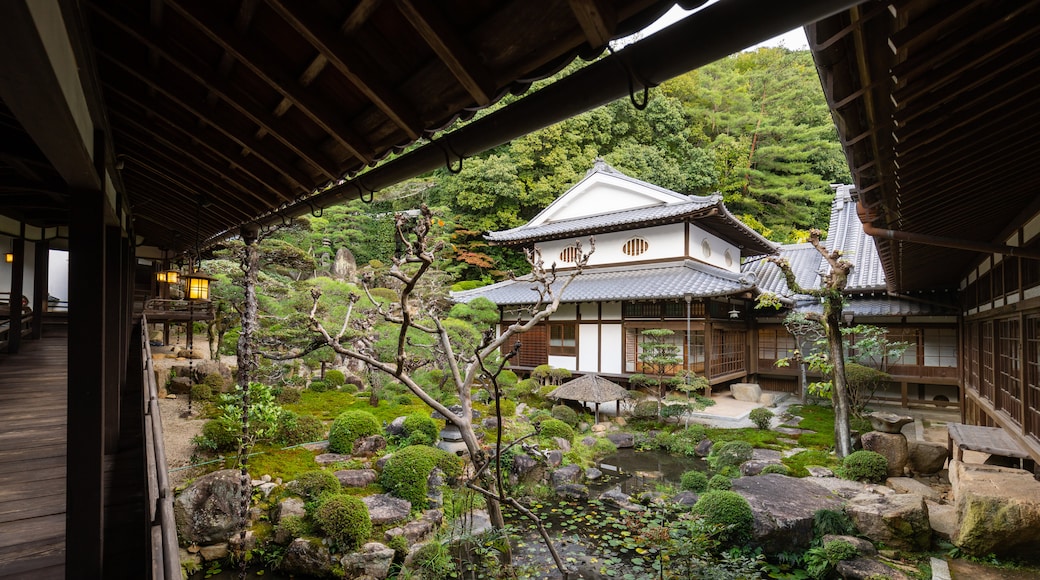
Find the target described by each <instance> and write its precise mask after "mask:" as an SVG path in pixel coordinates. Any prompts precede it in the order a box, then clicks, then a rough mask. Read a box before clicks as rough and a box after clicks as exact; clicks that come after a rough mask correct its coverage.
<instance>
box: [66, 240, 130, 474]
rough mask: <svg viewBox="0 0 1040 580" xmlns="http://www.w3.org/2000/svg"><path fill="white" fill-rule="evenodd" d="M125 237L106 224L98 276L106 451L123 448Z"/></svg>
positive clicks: (112, 452)
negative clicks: (101, 291) (102, 290)
mask: <svg viewBox="0 0 1040 580" xmlns="http://www.w3.org/2000/svg"><path fill="white" fill-rule="evenodd" d="M122 238H123V234H122V231H120V228H118V227H114V226H108V227H106V228H105V263H104V268H103V270H102V271H101V272H99V273H98V275H99V276H100V277H101V278H103V281H102V280H99V279H98V277H95V279H94V281H95V283H98V282H101V283H103V284H104V285H105V296H104V301H103V304H104V308H103V314H102V315H103V316H104V318H105V321H104V325H105V326H104V328H105V332H104V333H102V335H101V337H102V339H103V340H105V341H106V342H107V343H108V344H106V345H105V346H104V357H105V358H104V361H103V364H104V365H105V371H104V375H105V386H104V401H103V404H104V406H105V411H104V413H105V424H104V431H105V433H104V441H105V453H106V454H114V453H115V452H117V451H119V413H120V408H119V395H120V392H119V391H120V389H119V387H120V380H119V379H120V376H121V375H122V372H120V371H121V369H120V368H119V360H120V348H121V347H122V346H123V345H122V344H121V340H120V337H121V336H122V332H123V329H122V328H120V326H119V318H120V316H119V314H120V310H121V309H120V304H119V302H120V299H121V298H122V292H121V291H120V288H121V287H122V284H121V283H120V279H121V278H122V277H123V272H122V267H123V264H122V258H121V246H122ZM95 340H97V339H95ZM70 489H72V488H70Z"/></svg>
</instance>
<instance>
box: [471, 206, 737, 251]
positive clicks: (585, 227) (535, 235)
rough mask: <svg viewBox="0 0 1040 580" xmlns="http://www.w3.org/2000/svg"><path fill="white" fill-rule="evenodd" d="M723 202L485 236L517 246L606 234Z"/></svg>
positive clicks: (614, 214)
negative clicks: (589, 233)
mask: <svg viewBox="0 0 1040 580" xmlns="http://www.w3.org/2000/svg"><path fill="white" fill-rule="evenodd" d="M719 203H721V202H720V201H719V200H718V199H716V198H714V197H701V196H691V199H690V201H688V202H685V203H675V204H668V205H655V206H650V207H640V208H636V209H630V210H625V211H618V212H611V213H604V214H599V215H593V216H585V217H580V218H573V219H568V220H560V221H556V222H547V223H544V224H541V225H537V226H527V225H523V226H519V227H515V228H513V229H509V230H502V231H498V232H489V233H488V234H486V235H485V236H484V238H485V239H487V240H488V241H489V242H492V243H495V242H497V243H516V242H523V241H528V240H530V241H536V240H544V239H553V238H561V237H567V236H572V235H575V234H583V233H586V232H603V231H613V230H619V229H627V228H626V227H624V226H632V225H638V224H641V223H643V222H661V221H668V220H672V221H675V220H676V219H678V218H683V217H692V216H695V215H697V214H698V213H706V211H708V210H710V209H711V208H713V207H715V206H716V205H718V204H719Z"/></svg>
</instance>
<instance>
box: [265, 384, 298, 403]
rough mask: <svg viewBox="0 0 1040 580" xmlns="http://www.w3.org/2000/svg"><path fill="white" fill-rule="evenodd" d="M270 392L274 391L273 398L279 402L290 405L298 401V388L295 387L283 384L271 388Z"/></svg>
mask: <svg viewBox="0 0 1040 580" xmlns="http://www.w3.org/2000/svg"><path fill="white" fill-rule="evenodd" d="M271 392H272V393H274V400H276V401H278V403H279V404H282V405H291V404H293V403H299V402H300V389H297V388H296V387H291V386H289V385H285V386H283V387H277V388H275V389H272V391H271Z"/></svg>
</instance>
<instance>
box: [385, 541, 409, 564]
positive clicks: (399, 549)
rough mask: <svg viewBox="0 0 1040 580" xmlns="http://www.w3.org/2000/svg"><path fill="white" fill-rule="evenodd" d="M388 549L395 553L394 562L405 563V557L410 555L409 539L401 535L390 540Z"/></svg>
mask: <svg viewBox="0 0 1040 580" xmlns="http://www.w3.org/2000/svg"><path fill="white" fill-rule="evenodd" d="M386 547H387V548H390V549H391V550H393V551H394V562H398V563H400V562H404V557H405V556H407V555H408V549H409V548H410V546H409V545H408V538H406V537H404V534H400V535H397V536H394V537H392V538H390V541H388V542H387V543H386Z"/></svg>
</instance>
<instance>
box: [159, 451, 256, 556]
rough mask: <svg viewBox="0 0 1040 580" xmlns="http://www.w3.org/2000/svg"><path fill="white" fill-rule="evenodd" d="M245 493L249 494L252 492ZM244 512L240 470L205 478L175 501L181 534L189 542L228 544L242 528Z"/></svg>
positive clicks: (220, 472)
mask: <svg viewBox="0 0 1040 580" xmlns="http://www.w3.org/2000/svg"><path fill="white" fill-rule="evenodd" d="M247 485H248V484H247ZM245 493H246V494H247V495H248V494H249V490H248V489H247V490H245ZM241 509H242V475H241V473H240V472H239V471H238V470H236V469H223V470H221V471H214V472H213V473H210V474H207V475H203V476H202V477H200V478H198V479H197V480H195V483H192V484H191V485H189V486H188V487H187V488H185V490H184V491H182V492H181V494H180V495H178V496H177V499H175V500H174V502H173V515H174V519H175V520H176V522H177V535H178V536H179V537H180V538H181V541H182V542H186V543H193V544H213V543H216V542H226V541H227V540H228V538H229V537H230V536H231V535H232V533H234V532H235V531H237V529H238V525H239V523H240V522H241V519H242V512H241Z"/></svg>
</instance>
